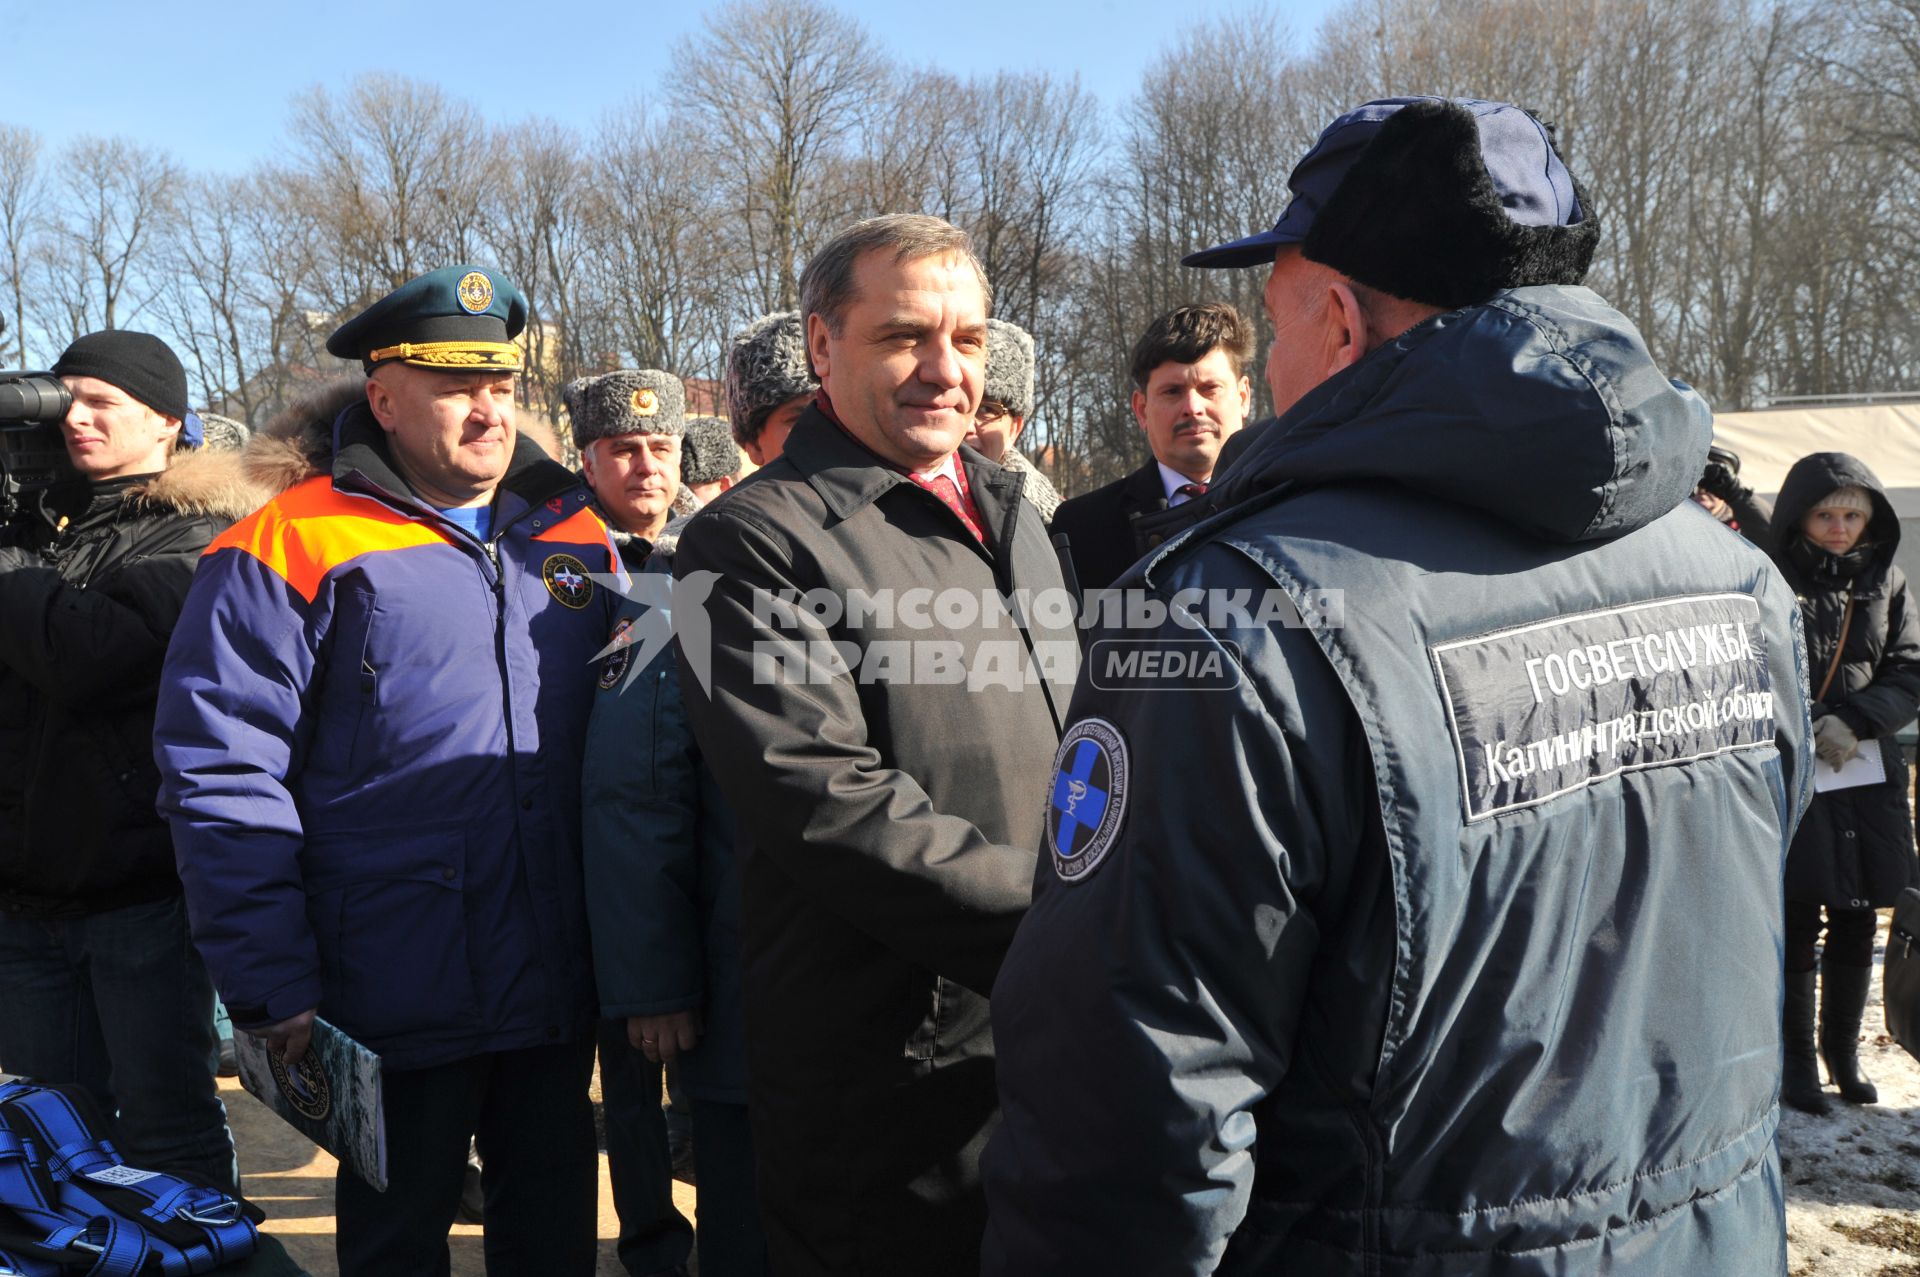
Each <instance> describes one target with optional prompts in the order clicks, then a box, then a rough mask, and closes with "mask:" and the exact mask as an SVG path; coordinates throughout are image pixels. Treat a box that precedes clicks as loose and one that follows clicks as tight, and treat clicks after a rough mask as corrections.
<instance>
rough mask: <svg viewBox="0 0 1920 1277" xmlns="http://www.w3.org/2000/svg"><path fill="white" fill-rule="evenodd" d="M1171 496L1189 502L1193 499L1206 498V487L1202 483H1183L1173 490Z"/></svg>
mask: <svg viewBox="0 0 1920 1277" xmlns="http://www.w3.org/2000/svg"><path fill="white" fill-rule="evenodd" d="M1173 495H1174V496H1176V497H1185V498H1186V499H1187V500H1189V501H1191V500H1193V499H1194V498H1195V497H1204V496H1206V495H1207V485H1206V484H1204V483H1183V484H1181V485H1180V486H1179V487H1177V488H1175V489H1174V490H1173Z"/></svg>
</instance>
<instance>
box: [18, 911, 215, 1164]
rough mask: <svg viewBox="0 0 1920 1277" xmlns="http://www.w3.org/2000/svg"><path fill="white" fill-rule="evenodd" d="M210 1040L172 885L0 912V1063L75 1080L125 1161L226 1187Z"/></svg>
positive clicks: (200, 972)
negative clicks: (97, 904)
mask: <svg viewBox="0 0 1920 1277" xmlns="http://www.w3.org/2000/svg"><path fill="white" fill-rule="evenodd" d="M216 1049H217V1048H216V1038H215V1035H214V1028H213V985H212V982H211V981H210V980H209V979H208V978H207V969H206V967H205V966H204V965H203V964H202V963H201V961H200V955H199V954H198V953H196V952H195V951H194V948H193V942H192V940H191V939H190V938H189V937H188V934H187V913H186V906H185V905H184V904H183V903H182V902H181V900H180V898H179V897H177V896H176V897H174V898H172V899H170V900H161V901H155V902H153V903H150V904H141V905H129V906H127V907H126V908H123V909H109V910H105V911H103V912H100V913H93V914H85V915H82V916H79V917H72V918H39V917H34V916H31V915H26V914H16V913H0V1070H5V1071H6V1072H8V1073H17V1074H20V1075H21V1076H23V1077H30V1078H33V1079H35V1080H36V1081H41V1082H58V1083H71V1084H77V1085H79V1086H81V1087H84V1088H85V1089H86V1090H87V1092H88V1093H89V1094H91V1095H92V1097H93V1099H94V1101H95V1103H97V1104H98V1105H99V1106H100V1111H101V1112H103V1113H106V1114H109V1115H111V1117H112V1121H113V1132H112V1136H113V1142H114V1144H115V1146H116V1147H118V1148H119V1150H120V1153H121V1156H123V1157H125V1158H126V1159H127V1162H128V1164H130V1165H132V1166H136V1167H144V1168H145V1169H148V1170H155V1171H164V1172H167V1173H169V1174H177V1175H184V1176H186V1177H188V1178H190V1179H197V1180H200V1181H203V1182H205V1183H208V1184H212V1185H214V1186H216V1187H219V1188H223V1189H225V1190H227V1191H228V1192H235V1191H237V1185H238V1174H237V1170H236V1167H235V1165H234V1159H233V1136H232V1135H231V1134H230V1133H229V1132H228V1130H227V1110H226V1107H225V1106H224V1105H222V1104H221V1103H220V1096H219V1093H218V1087H217V1085H216V1084H215V1082H214V1061H215V1059H216V1058H217V1057H216V1054H215V1052H216Z"/></svg>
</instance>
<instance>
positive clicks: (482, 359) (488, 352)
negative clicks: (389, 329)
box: [367, 341, 523, 370]
mask: <svg viewBox="0 0 1920 1277" xmlns="http://www.w3.org/2000/svg"><path fill="white" fill-rule="evenodd" d="M387 359H398V360H399V361H401V362H402V363H408V364H412V365H413V366H414V367H416V368H506V369H514V370H518V369H519V368H520V367H521V366H522V362H523V361H522V359H521V355H520V347H518V346H516V345H514V344H513V343H512V342H506V341H403V342H401V343H400V344H399V345H398V346H382V347H380V349H378V350H370V351H368V352H367V362H368V363H370V364H377V363H380V362H381V361H382V360H387Z"/></svg>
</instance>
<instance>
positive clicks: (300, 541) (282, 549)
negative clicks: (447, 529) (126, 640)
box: [206, 475, 564, 603]
mask: <svg viewBox="0 0 1920 1277" xmlns="http://www.w3.org/2000/svg"><path fill="white" fill-rule="evenodd" d="M563 526H564V525H563ZM450 544H452V541H451V538H449V537H448V536H447V535H446V534H445V533H443V532H441V531H440V530H439V529H438V528H436V527H434V526H432V525H431V524H428V523H423V522H420V521H419V520H415V519H409V518H408V517H407V516H406V515H404V514H401V513H399V512H398V511H396V510H391V509H389V508H387V507H386V506H385V505H382V504H381V503H380V502H378V501H375V500H373V499H372V498H370V497H353V496H347V495H345V494H343V493H339V492H335V491H334V490H333V480H332V479H331V478H329V477H328V476H326V475H320V476H318V477H316V478H312V479H308V480H306V481H305V482H303V483H300V484H296V485H295V486H294V487H291V488H289V489H287V490H286V491H285V492H283V493H281V494H280V495H279V496H277V497H275V498H274V499H273V500H271V501H269V502H267V504H266V505H264V506H262V507H260V508H259V509H258V510H256V511H254V512H253V513H252V514H250V515H248V516H247V517H246V518H244V519H242V520H240V522H238V523H236V524H234V525H233V526H232V527H230V528H228V529H227V530H226V531H225V532H223V533H221V534H220V535H219V536H218V537H216V538H215V539H214V542H213V544H212V545H209V546H208V547H207V549H206V553H208V554H212V553H214V552H215V551H216V550H227V549H234V550H243V551H245V552H246V553H248V554H251V555H252V556H253V557H254V558H256V559H258V560H260V562H262V563H264V564H266V565H267V567H269V568H271V569H272V570H273V572H274V573H275V574H276V575H278V576H279V577H280V578H281V579H282V580H284V581H285V582H286V583H287V584H288V585H289V586H291V587H292V588H293V590H294V591H295V593H297V594H299V595H300V597H301V598H303V599H305V600H306V601H307V602H309V603H311V602H313V598H314V595H316V594H318V593H319V591H320V582H321V581H322V580H324V579H325V578H326V575H327V573H329V572H331V571H333V569H335V568H337V567H339V566H340V565H341V564H342V563H345V562H346V561H347V560H349V559H354V558H358V557H359V556H360V555H363V554H369V553H372V552H374V551H377V550H404V549H409V548H411V547H413V546H421V545H450Z"/></svg>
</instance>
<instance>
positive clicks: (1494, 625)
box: [984, 288, 1808, 1277]
mask: <svg viewBox="0 0 1920 1277" xmlns="http://www.w3.org/2000/svg"><path fill="white" fill-rule="evenodd" d="M1709 433H1710V419H1709V416H1708V413H1707V411H1706V409H1705V407H1704V405H1703V404H1701V402H1700V401H1699V400H1698V398H1697V397H1696V396H1694V395H1693V394H1692V393H1691V392H1689V391H1685V390H1683V389H1680V388H1676V387H1674V386H1672V385H1670V384H1669V383H1667V382H1666V381H1665V380H1664V379H1663V378H1662V377H1660V376H1659V374H1658V373H1657V371H1656V370H1655V368H1654V366H1653V364H1652V362H1651V359H1650V358H1649V356H1648V355H1647V352H1646V350H1645V348H1644V346H1643V345H1642V343H1641V341H1640V339H1639V336H1638V334H1637V333H1635V332H1634V330H1633V329H1632V327H1631V326H1630V325H1629V324H1628V323H1627V321H1626V320H1625V319H1624V318H1623V317H1622V316H1620V315H1619V314H1618V313H1617V312H1615V311H1613V310H1611V309H1610V308H1608V307H1606V306H1605V305H1604V304H1603V303H1602V302H1601V301H1600V299H1599V298H1598V297H1596V296H1595V295H1594V294H1592V293H1591V292H1588V291H1587V290H1585V289H1576V288H1535V289H1523V290H1517V291H1514V292H1511V293H1506V294H1502V295H1499V296H1498V297H1496V298H1495V299H1494V300H1492V301H1491V302H1489V303H1487V304H1484V305H1480V306H1474V307H1469V308H1466V309H1464V310H1461V311H1456V312H1452V313H1449V314H1446V315H1443V316H1439V317H1437V318H1435V319H1432V320H1430V321H1428V322H1426V323H1424V324H1422V325H1419V326H1417V327H1416V328H1414V329H1412V330H1410V331H1409V332H1408V333H1406V334H1404V335H1403V336H1402V337H1400V338H1398V339H1396V340H1395V341H1392V342H1390V343H1388V344H1387V345H1385V346H1383V347H1382V348H1380V349H1378V350H1376V351H1374V352H1373V353H1372V354H1371V355H1369V356H1368V357H1367V358H1366V359H1364V360H1362V361H1361V362H1360V363H1359V364H1358V365H1356V366H1354V367H1353V368H1351V369H1349V370H1347V371H1346V372H1345V373H1343V374H1341V375H1339V376H1337V377H1335V378H1334V379H1332V380H1331V381H1329V382H1328V383H1326V384H1325V385H1323V386H1322V387H1320V388H1319V389H1318V390H1316V391H1315V392H1314V393H1313V394H1311V395H1309V396H1308V397H1307V399H1306V400H1304V401H1303V402H1302V403H1301V404H1299V405H1297V406H1296V408H1295V409H1294V410H1293V411H1292V412H1291V413H1290V414H1289V416H1288V417H1287V418H1285V419H1283V421H1282V423H1281V427H1280V428H1278V429H1275V430H1273V431H1270V432H1269V433H1268V435H1267V437H1265V438H1263V439H1261V440H1259V441H1257V442H1256V444H1254V445H1253V446H1252V447H1251V449H1250V451H1249V452H1248V454H1247V455H1246V456H1245V457H1244V458H1243V459H1242V460H1241V461H1240V462H1239V464H1238V465H1237V466H1236V467H1235V469H1234V471H1233V472H1232V473H1231V474H1230V475H1229V476H1228V482H1229V484H1234V485H1237V487H1238V491H1236V492H1229V493H1228V494H1227V499H1228V500H1233V499H1234V498H1236V497H1237V498H1238V504H1235V505H1232V506H1231V507H1230V508H1228V509H1226V510H1225V511H1224V512H1222V513H1220V514H1218V515H1217V516H1216V517H1214V518H1213V519H1211V520H1209V521H1208V522H1205V523H1203V524H1201V525H1200V526H1199V527H1198V528H1196V529H1194V530H1192V531H1191V532H1190V533H1188V534H1187V535H1186V536H1184V537H1181V538H1178V539H1176V540H1175V541H1174V542H1171V543H1169V545H1168V546H1167V547H1165V548H1164V549H1163V550H1161V551H1160V552H1159V553H1157V554H1156V555H1154V556H1151V557H1150V558H1149V559H1147V560H1146V561H1145V562H1143V563H1142V564H1140V565H1138V566H1136V567H1135V568H1134V569H1133V570H1132V571H1131V572H1130V573H1129V574H1128V575H1127V576H1126V577H1123V578H1122V581H1121V585H1122V586H1123V587H1126V586H1131V587H1136V588H1141V589H1144V590H1146V591H1147V592H1148V594H1149V595H1150V596H1151V597H1153V598H1157V599H1159V600H1161V601H1162V602H1165V603H1168V604H1169V605H1170V606H1171V605H1173V604H1174V603H1176V602H1177V601H1178V600H1179V599H1180V598H1181V597H1182V595H1181V592H1182V591H1187V590H1191V591H1195V593H1192V594H1188V595H1186V596H1185V598H1186V601H1187V606H1188V607H1190V608H1194V609H1198V610H1197V611H1192V612H1189V613H1188V614H1187V620H1188V621H1191V622H1192V623H1191V624H1189V623H1183V622H1182V621H1180V620H1178V619H1175V618H1174V617H1173V616H1171V615H1170V616H1169V618H1168V619H1167V620H1165V621H1164V622H1162V623H1161V624H1159V625H1158V627H1157V628H1153V629H1148V630H1145V631H1142V630H1137V629H1136V630H1133V631H1130V632H1126V633H1121V632H1117V631H1107V632H1103V633H1099V634H1096V635H1095V637H1094V641H1093V642H1092V643H1090V644H1089V646H1088V649H1087V657H1086V660H1085V662H1084V663H1083V665H1082V675H1081V681H1080V685H1079V687H1078V688H1077V690H1076V693H1075V697H1074V701H1073V707H1072V710H1071V712H1070V714H1069V727H1068V730H1067V732H1066V734H1065V736H1064V737H1063V739H1062V745H1061V750H1060V754H1059V757H1058V759H1057V760H1056V764H1055V779H1054V784H1053V786H1052V797H1051V800H1050V815H1049V822H1048V828H1047V835H1046V845H1045V848H1044V851H1043V855H1042V866H1041V870H1040V873H1039V876H1038V879H1037V881H1036V886H1035V892H1034V904H1033V908H1032V910H1031V911H1030V912H1029V914H1028V915H1027V917H1026V919H1025V921H1024V922H1023V923H1022V925H1021V928H1020V930H1019V932H1018V934H1017V935H1016V937H1015V940H1014V944H1013V948H1012V950H1011V952H1010V953H1009V954H1008V957H1007V959H1006V962H1005V964H1004V965H1003V966H1002V968H1001V973H1000V977H999V980H998V982H997V983H996V984H995V986H994V990H993V1021H994V1036H995V1039H996V1041H997V1042H998V1044H999V1047H1000V1054H999V1064H1000V1068H999V1082H1000V1090H1001V1100H1002V1107H1003V1113H1004V1122H1003V1125H1002V1127H1001V1129H1000V1131H999V1133H998V1134H997V1135H996V1136H995V1138H994V1141H993V1143H992V1144H991V1145H990V1147H989V1149H988V1152H987V1156H986V1163H985V1170H986V1181H987V1193H988V1201H989V1207H990V1211H991V1216H990V1224H989V1228H988V1233H987V1239H986V1245H985V1267H984V1270H985V1272H986V1273H988V1274H992V1275H994V1277H1000V1275H1003V1274H1004V1275H1009V1277H1011V1275H1015V1274H1017V1275H1018V1277H1044V1275H1047V1274H1069V1273H1072V1274H1080V1273H1100V1274H1103V1277H1119V1275H1125V1274H1140V1275H1141V1277H1149V1275H1150V1277H1171V1275H1174V1274H1185V1273H1191V1274H1208V1273H1215V1272H1218V1273H1222V1274H1256V1273H1257V1274H1279V1273H1303V1274H1304V1273H1316V1274H1317V1273H1365V1274H1370V1275H1373V1277H1468V1275H1469V1274H1471V1275H1473V1277H1546V1274H1557V1275H1567V1274H1589V1273H1620V1274H1624V1273H1632V1274H1639V1275H1642V1277H1670V1275H1671V1274H1676V1273H1686V1274H1689V1277H1716V1275H1718V1277H1736V1275H1737V1277H1751V1275H1753V1274H1767V1273H1773V1274H1782V1273H1784V1272H1785V1265H1786V1246H1785V1221H1784V1217H1783V1205H1782V1187H1781V1181H1780V1170H1779V1163H1778V1158H1777V1155H1776V1152H1775V1145H1774V1129H1775V1123H1776V1120H1777V1107H1776V1094H1777V1091H1778V1085H1779V1074H1780V1041H1779V1038H1780V1031H1779V1024H1780V1021H1779V1007H1780V998H1781V979H1780V974H1779V973H1780V952H1781V942H1782V940H1781V931H1782V923H1781V913H1782V905H1781V864H1782V859H1783V856H1784V854H1785V850H1786V846H1787V842H1788V838H1789V835H1790V833H1791V830H1792V827H1793V824H1794V821H1795V819H1796V818H1797V816H1798V813H1799V810H1800V809H1801V808H1802V807H1803V806H1804V804H1805V790H1806V788H1807V783H1808V782H1807V766H1806V764H1807V754H1806V732H1807V726H1806V718H1805V713H1804V710H1803V708H1802V706H1803V701H1802V700H1801V696H1802V690H1801V689H1802V684H1803V678H1804V675H1803V670H1804V658H1803V655H1802V652H1801V647H1800V644H1799V640H1798V635H1799V625H1798V623H1797V617H1796V615H1795V609H1794V602H1793V597H1792V594H1791V592H1790V591H1789V590H1788V589H1787V588H1786V585H1785V583H1784V582H1783V581H1782V580H1781V578H1780V576H1779V574H1778V573H1777V572H1776V571H1775V570H1774V568H1773V566H1772V565H1771V564H1770V563H1769V562H1768V561H1767V560H1766V558H1765V557H1764V556H1763V555H1762V554H1761V553H1760V552H1759V551H1757V550H1756V549H1754V548H1753V547H1751V546H1749V545H1747V544H1746V543H1745V542H1743V541H1742V540H1741V539H1739V538H1737V537H1730V536H1728V535H1726V532H1725V530H1724V529H1722V528H1721V527H1720V526H1719V525H1718V524H1717V523H1715V522H1714V520H1713V519H1712V518H1711V517H1710V516H1709V515H1707V514H1706V513H1705V512H1704V511H1702V510H1700V509H1699V508H1697V507H1695V506H1694V505H1692V504H1691V503H1690V502H1687V501H1686V500H1685V498H1686V496H1687V494H1688V492H1689V490H1690V489H1691V488H1692V486H1693V483H1694V480H1695V479H1696V478H1697V477H1698V475H1699V472H1700V468H1701V465H1702V462H1703V460H1704V457H1705V454H1706V449H1707V443H1708V439H1709ZM1207 591H1211V592H1212V593H1211V594H1208V593H1205V592H1207ZM1236 600H1237V601H1238V602H1239V603H1240V606H1241V608H1242V609H1244V610H1242V611H1240V612H1238V613H1236V612H1235V611H1234V610H1232V608H1231V607H1230V606H1223V605H1224V604H1230V603H1232V602H1234V601H1236ZM1216 608H1218V609H1219V610H1217V611H1215V610H1212V609H1216ZM1263 609H1264V611H1263ZM1116 639H1124V640H1135V641H1131V642H1114V641H1111V640H1116ZM1143 639H1144V640H1145V642H1139V641H1137V640H1143ZM1143 653H1146V654H1150V655H1151V656H1152V658H1153V659H1152V660H1151V661H1149V660H1146V659H1144V657H1143ZM1176 657H1177V658H1178V659H1175V658H1176ZM1169 670H1171V671H1173V676H1171V677H1170V676H1169V674H1168V671H1169Z"/></svg>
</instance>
